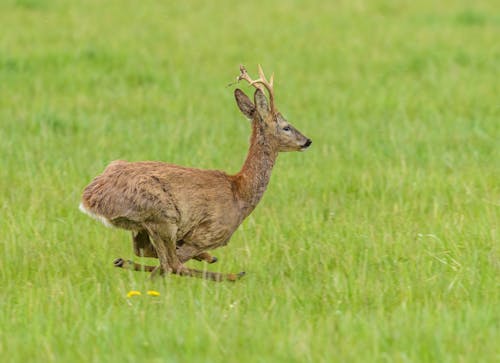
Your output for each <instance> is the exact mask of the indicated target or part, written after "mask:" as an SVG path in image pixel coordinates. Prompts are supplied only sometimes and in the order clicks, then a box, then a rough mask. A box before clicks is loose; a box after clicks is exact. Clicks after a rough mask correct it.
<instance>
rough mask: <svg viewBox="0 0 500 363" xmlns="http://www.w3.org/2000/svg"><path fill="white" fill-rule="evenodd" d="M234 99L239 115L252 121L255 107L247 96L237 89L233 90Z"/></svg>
mask: <svg viewBox="0 0 500 363" xmlns="http://www.w3.org/2000/svg"><path fill="white" fill-rule="evenodd" d="M234 98H236V103H237V104H238V107H239V109H240V111H241V113H243V114H244V115H245V116H246V117H247V118H248V119H252V118H253V114H254V112H255V106H254V104H253V103H252V101H250V98H248V96H247V95H246V94H245V93H243V91H242V90H240V89H239V88H236V89H235V90H234Z"/></svg>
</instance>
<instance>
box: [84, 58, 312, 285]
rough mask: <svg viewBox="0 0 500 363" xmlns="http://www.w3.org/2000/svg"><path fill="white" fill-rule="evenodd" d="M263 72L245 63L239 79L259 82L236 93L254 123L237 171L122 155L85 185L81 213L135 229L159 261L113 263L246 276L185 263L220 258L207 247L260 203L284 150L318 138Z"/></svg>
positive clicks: (136, 243)
mask: <svg viewBox="0 0 500 363" xmlns="http://www.w3.org/2000/svg"><path fill="white" fill-rule="evenodd" d="M258 73H259V78H258V79H255V80H253V79H252V78H250V76H249V74H248V72H247V70H246V68H245V67H244V66H240V74H239V76H238V77H237V82H239V81H243V80H244V81H246V82H248V84H249V85H250V86H252V87H254V88H255V93H254V95H253V102H252V101H251V100H250V98H249V97H248V96H247V95H246V94H245V93H244V92H243V91H242V90H241V89H239V88H236V89H235V91H234V96H235V99H236V104H237V106H238V108H239V110H240V111H241V113H243V115H244V116H245V117H246V118H247V119H249V120H250V121H251V125H252V134H251V138H250V147H249V149H248V153H247V157H246V159H245V162H244V164H243V166H242V168H241V170H240V171H239V172H238V173H236V174H234V175H232V174H227V173H225V172H224V171H220V170H204V169H196V168H191V167H184V166H179V165H175V164H170V163H165V162H161V161H139V162H128V161H124V160H116V161H112V162H111V163H110V164H109V165H108V166H107V167H106V168H105V170H104V171H103V172H102V174H100V175H98V176H96V177H95V178H94V179H93V180H92V181H91V182H90V184H88V185H87V186H86V187H85V188H84V190H83V194H82V199H81V203H80V210H81V211H82V212H84V213H86V214H88V215H90V216H91V217H93V218H95V219H97V220H99V221H101V222H102V223H104V224H105V225H106V226H109V227H115V228H120V229H125V230H128V231H131V233H132V244H133V251H134V254H135V255H136V256H139V257H152V258H157V259H158V260H159V265H157V266H148V265H141V264H139V263H135V262H133V261H131V260H124V259H123V258H117V259H115V260H114V266H116V267H120V268H125V269H131V270H136V271H148V272H150V273H151V276H152V277H154V276H156V275H158V274H160V275H165V274H175V275H179V276H192V277H198V278H204V279H208V280H213V281H223V280H227V281H236V280H238V279H240V278H241V277H242V276H244V275H245V272H239V273H220V272H211V271H206V270H198V269H194V268H190V267H187V266H186V265H185V263H186V262H187V261H189V260H191V259H195V260H198V261H204V262H207V263H214V262H216V261H217V258H216V257H214V256H212V255H211V254H210V253H209V252H208V251H211V250H214V249H216V248H218V247H221V246H225V245H227V244H228V242H229V240H230V238H231V236H232V235H233V233H234V232H235V231H236V229H237V228H238V227H239V226H240V224H241V223H242V222H243V221H244V220H245V218H246V217H248V216H249V215H250V213H252V211H253V210H254V209H255V207H256V206H257V204H258V203H259V201H260V200H261V198H262V196H263V194H264V192H265V190H266V188H267V185H268V183H269V180H270V177H271V172H272V169H273V167H274V164H275V162H276V159H277V157H278V153H280V152H287V151H303V150H305V149H307V148H308V147H309V146H310V145H311V143H312V141H311V139H309V138H308V137H306V136H304V135H303V134H302V133H300V132H299V131H298V130H297V129H296V128H295V127H293V126H292V125H291V124H290V123H289V122H288V121H287V120H286V119H285V118H284V117H283V115H282V114H281V113H280V112H279V111H278V110H277V109H276V105H275V102H274V101H275V98H274V86H273V83H274V82H273V81H274V74H273V75H272V76H271V77H270V78H269V80H268V79H267V78H266V76H265V74H264V71H263V70H262V67H261V66H260V65H259V66H258ZM266 91H267V93H268V97H266V94H265V93H266Z"/></svg>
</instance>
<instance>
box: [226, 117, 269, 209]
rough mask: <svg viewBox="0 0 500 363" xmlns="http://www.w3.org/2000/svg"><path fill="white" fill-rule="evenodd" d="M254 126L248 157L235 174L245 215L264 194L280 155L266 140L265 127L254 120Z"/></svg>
mask: <svg viewBox="0 0 500 363" xmlns="http://www.w3.org/2000/svg"><path fill="white" fill-rule="evenodd" d="M252 128H253V130H252V137H251V139H250V148H249V150H248V154H247V158H246V160H245V163H244V164H243V167H242V168H241V171H240V172H239V173H238V174H236V175H235V177H236V184H237V190H238V195H239V198H240V199H241V201H242V202H243V203H242V206H243V207H242V208H243V214H244V217H246V216H247V215H248V214H250V213H251V212H252V211H253V209H254V208H255V207H256V206H257V203H259V201H260V200H261V198H262V196H263V195H264V192H265V191H266V188H267V185H268V183H269V179H270V178H271V172H272V170H273V166H274V163H275V161H276V158H277V156H278V152H277V151H276V149H275V148H274V147H273V145H272V144H270V143H269V142H268V140H266V136H265V131H264V127H263V126H262V125H261V124H260V123H259V122H258V121H253V122H252Z"/></svg>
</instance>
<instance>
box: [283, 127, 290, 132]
mask: <svg viewBox="0 0 500 363" xmlns="http://www.w3.org/2000/svg"><path fill="white" fill-rule="evenodd" d="M290 130H291V128H290V126H285V127H283V131H290Z"/></svg>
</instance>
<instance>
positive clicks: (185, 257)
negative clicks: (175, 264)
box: [176, 244, 245, 281]
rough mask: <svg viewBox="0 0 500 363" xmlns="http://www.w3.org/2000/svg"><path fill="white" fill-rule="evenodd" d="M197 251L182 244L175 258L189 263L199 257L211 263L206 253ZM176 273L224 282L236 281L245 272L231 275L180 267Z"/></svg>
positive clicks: (209, 256)
mask: <svg viewBox="0 0 500 363" xmlns="http://www.w3.org/2000/svg"><path fill="white" fill-rule="evenodd" d="M198 251H199V250H198V249H196V248H195V247H193V246H189V245H186V244H183V245H181V246H180V247H179V248H177V256H178V257H179V260H180V261H181V262H183V263H184V262H186V261H189V260H190V259H191V258H194V259H197V258H198V257H199V256H203V257H204V258H206V259H209V260H210V261H212V259H213V258H214V257H212V256H211V255H210V254H208V253H206V252H202V253H198ZM215 261H217V259H215ZM215 261H213V262H215ZM176 273H177V274H178V275H181V276H191V277H198V278H202V279H207V280H213V281H224V280H228V281H236V280H238V279H240V278H241V277H243V276H244V275H245V272H240V273H237V274H232V273H229V274H225V273H220V272H211V271H202V270H196V269H194V268H189V267H185V266H182V269H181V270H180V271H178V272H176Z"/></svg>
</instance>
